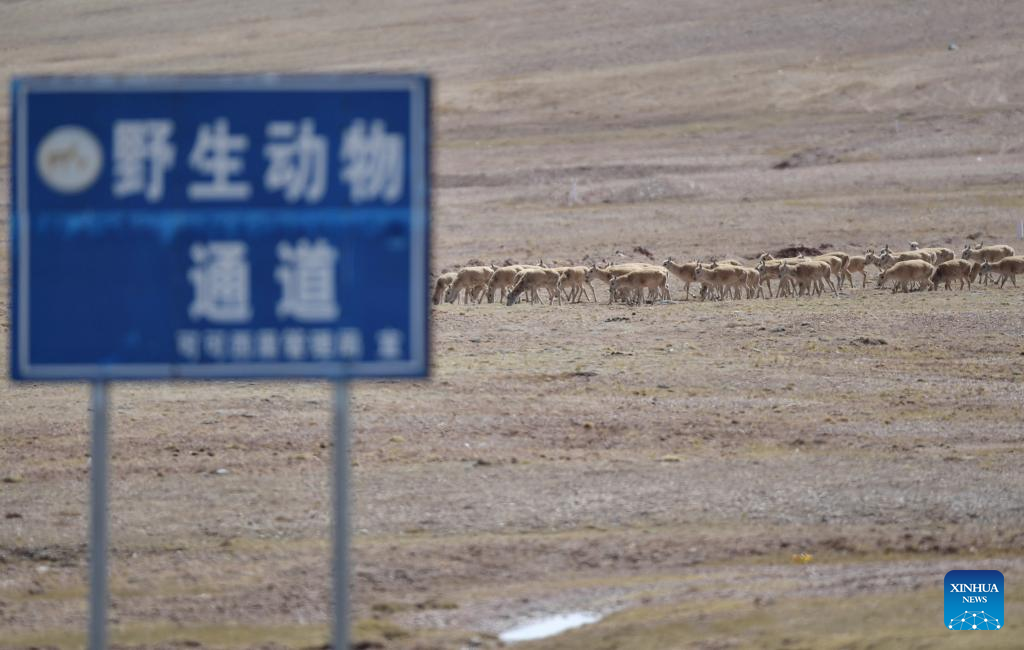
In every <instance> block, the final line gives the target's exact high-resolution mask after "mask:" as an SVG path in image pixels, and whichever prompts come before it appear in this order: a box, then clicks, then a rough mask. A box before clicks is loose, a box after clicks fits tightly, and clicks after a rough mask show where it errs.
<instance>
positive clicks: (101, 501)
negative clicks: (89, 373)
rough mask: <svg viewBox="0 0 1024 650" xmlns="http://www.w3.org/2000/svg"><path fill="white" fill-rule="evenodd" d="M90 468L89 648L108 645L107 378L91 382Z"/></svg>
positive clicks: (92, 649)
mask: <svg viewBox="0 0 1024 650" xmlns="http://www.w3.org/2000/svg"><path fill="white" fill-rule="evenodd" d="M90 465H91V466H90V470H89V650H106V648H107V602H108V600H109V594H108V591H107V382H106V381H104V380H99V381H94V382H92V444H91V454H90Z"/></svg>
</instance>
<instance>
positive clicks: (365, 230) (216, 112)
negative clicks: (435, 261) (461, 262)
mask: <svg viewBox="0 0 1024 650" xmlns="http://www.w3.org/2000/svg"><path fill="white" fill-rule="evenodd" d="M11 102H12V111H11V115H12V120H11V134H12V138H11V157H12V158H11V190H12V192H11V195H12V211H11V216H12V218H11V220H10V223H11V237H10V241H11V262H12V273H11V324H12V327H11V351H12V354H11V376H12V378H13V379H15V380H25V381H47V380H68V379H78V380H86V381H89V382H91V383H92V443H91V445H92V468H91V473H90V524H89V645H90V648H92V650H103V649H104V648H105V647H106V644H107V630H106V618H107V604H108V602H109V599H110V596H109V590H108V583H107V577H108V571H107V549H108V535H107V532H108V528H107V487H108V475H107V461H108V457H109V452H108V450H107V385H108V382H110V381H113V380H115V379H179V378H189V379H248V378H257V377H263V378H273V379H281V378H321V379H328V380H330V381H332V382H333V385H334V424H333V434H334V458H333V468H334V478H333V484H332V503H333V508H332V509H333V517H332V520H333V521H332V532H333V551H332V566H333V569H332V574H333V578H332V592H333V600H334V602H333V608H332V611H333V619H334V626H333V631H332V634H333V638H334V644H335V647H336V648H342V647H346V646H347V643H348V637H349V627H350V626H349V618H348V602H349V593H348V578H349V565H348V547H349V521H348V519H349V495H348V489H349V457H348V451H349V444H348V438H349V435H348V420H347V418H348V385H347V382H348V381H349V380H352V379H356V378H361V377H367V378H370V377H372V378H381V377H392V378H401V377H409V378H419V377H426V376H427V375H428V373H429V360H428V337H427V323H428V320H429V319H428V317H429V305H428V302H427V278H428V272H427V265H428V262H429V217H430V195H429V190H430V187H429V178H430V169H429V164H430V156H429V149H430V142H429V138H430V80H429V79H428V78H427V77H425V76H421V75H298V76H282V75H248V76H197V77H188V76H185V77H28V78H20V79H15V80H14V81H13V82H12V85H11ZM69 323H74V325H75V326H74V327H69V326H68V324H69Z"/></svg>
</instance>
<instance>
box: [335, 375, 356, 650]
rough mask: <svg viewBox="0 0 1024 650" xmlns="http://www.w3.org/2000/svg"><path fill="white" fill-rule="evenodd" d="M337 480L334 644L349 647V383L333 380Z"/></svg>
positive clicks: (339, 646) (336, 646)
mask: <svg viewBox="0 0 1024 650" xmlns="http://www.w3.org/2000/svg"><path fill="white" fill-rule="evenodd" d="M333 425H334V481H333V483H332V490H333V496H332V499H331V505H332V507H333V510H334V520H333V522H332V523H333V527H334V535H333V544H332V546H331V548H332V561H331V586H332V589H331V591H332V593H333V597H334V605H333V606H334V627H333V629H332V630H331V638H332V639H333V641H334V645H333V646H332V647H334V648H335V650H338V649H339V648H346V649H347V648H348V640H349V639H350V638H351V634H350V630H349V617H348V600H349V598H348V596H349V594H348V578H349V568H348V553H349V548H348V547H349V542H348V540H349V530H348V522H349V491H348V483H349V477H348V475H349V468H350V464H349V454H348V451H349V450H348V445H349V435H348V383H347V382H345V381H336V382H334V420H333Z"/></svg>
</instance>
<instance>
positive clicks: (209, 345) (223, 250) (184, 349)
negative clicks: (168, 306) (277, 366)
mask: <svg viewBox="0 0 1024 650" xmlns="http://www.w3.org/2000/svg"><path fill="white" fill-rule="evenodd" d="M246 250H247V246H246V244H245V242H242V241H212V242H208V243H205V244H199V243H197V244H193V245H192V249H191V252H190V253H191V259H192V263H193V265H192V267H191V268H190V269H189V271H188V280H189V282H190V283H191V285H192V289H193V295H194V297H193V300H192V303H191V304H190V305H189V308H188V315H189V318H190V319H191V320H192V321H199V322H201V321H206V322H209V323H214V324H219V325H232V324H233V325H245V324H248V323H249V322H250V321H251V320H252V315H253V309H252V302H251V293H250V290H249V283H250V280H249V274H250V270H249V262H248V260H247V259H246ZM277 259H278V265H277V268H276V269H275V270H274V278H275V279H276V280H277V282H278V284H280V287H281V293H280V298H279V299H278V301H277V305H276V308H275V311H276V314H277V316H278V318H282V319H286V318H290V319H292V320H294V321H296V322H297V323H301V324H315V323H325V322H331V321H334V320H336V319H337V318H338V316H339V315H340V312H341V308H340V306H339V305H338V299H337V292H336V289H335V272H336V265H337V260H338V251H337V250H336V249H335V248H334V247H333V246H331V245H330V244H329V243H328V242H327V241H326V240H323V239H318V240H316V241H315V242H312V243H310V242H309V240H307V239H300V240H298V241H297V242H296V243H295V244H292V243H290V242H287V241H282V242H279V243H278V245H277ZM375 339H376V345H377V347H376V356H377V358H379V359H385V360H388V359H397V358H399V357H401V355H402V343H403V337H402V332H401V331H399V330H396V329H392V328H384V329H381V330H378V331H377V332H376V334H375ZM175 340H176V344H177V350H178V354H179V355H181V356H182V357H184V358H185V359H187V360H189V361H199V360H200V359H203V358H208V359H211V360H215V361H228V360H230V361H251V360H254V359H258V360H262V361H276V360H279V359H284V360H288V361H303V360H309V359H312V360H316V361H332V360H333V361H337V360H354V359H361V358H362V357H363V354H364V348H363V336H362V333H361V332H360V331H359V330H358V329H354V328H340V329H338V330H337V331H333V330H331V329H327V328H314V329H309V330H306V329H302V328H283V329H280V330H278V329H273V328H259V329H257V330H247V329H230V330H228V329H204V330H194V329H183V330H179V331H178V332H176V334H175Z"/></svg>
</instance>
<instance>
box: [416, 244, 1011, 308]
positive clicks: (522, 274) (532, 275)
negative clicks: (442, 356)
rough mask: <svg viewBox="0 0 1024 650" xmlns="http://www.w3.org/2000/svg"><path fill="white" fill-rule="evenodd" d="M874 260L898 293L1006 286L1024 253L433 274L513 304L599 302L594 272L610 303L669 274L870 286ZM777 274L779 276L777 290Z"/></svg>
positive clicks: (450, 291) (814, 286)
mask: <svg viewBox="0 0 1024 650" xmlns="http://www.w3.org/2000/svg"><path fill="white" fill-rule="evenodd" d="M871 265H874V266H876V267H877V268H878V269H879V274H878V280H877V282H878V286H879V287H884V286H886V284H887V283H891V284H892V292H893V293H896V292H897V291H903V292H904V293H906V292H908V291H913V290H924V289H928V290H935V289H938V288H939V286H940V285H942V286H943V287H944V288H945V289H946V290H949V289H951V285H952V283H953V282H957V281H959V283H960V286H959V288H960V289H961V290H963V289H964V288H965V286H966V288H967V289H968V290H970V289H971V287H972V285H973V284H974V282H975V281H976V280H978V278H979V276H981V281H982V282H983V283H984V284H988V283H990V282H992V283H993V284H994V283H997V282H998V286H999V287H1000V288H1002V287H1003V286H1004V285H1005V284H1006V281H1007V280H1010V282H1011V283H1012V284H1013V286H1017V279H1016V276H1017V275H1018V274H1020V273H1024V255H1022V256H1018V255H1015V252H1014V250H1013V248H1011V247H1010V246H1006V245H1003V244H1000V245H995V246H985V245H984V244H979V245H977V246H973V247H972V246H970V245H967V246H964V249H963V251H962V253H961V255H960V258H959V259H957V258H956V255H955V254H954V252H953V251H952V250H951V249H949V248H942V247H926V248H922V247H921V246H919V245H918V244H917V242H911V243H910V250H907V251H902V252H896V251H893V250H891V249H890V248H889V247H888V245H886V246H885V247H883V248H882V249H881V250H880V251H879V252H878V253H876V252H875V251H874V249H868V250H867V251H866V252H865V253H864V254H863V255H848V254H846V253H842V252H838V251H832V252H827V253H823V254H821V255H815V256H813V257H804V256H803V255H800V256H798V257H788V258H782V259H776V258H774V257H773V256H771V255H770V254H768V253H762V254H761V255H760V256H759V257H758V260H757V264H756V265H755V266H749V265H746V264H743V263H741V262H738V261H736V260H716V261H712V262H710V263H704V262H699V261H693V262H683V263H679V262H676V261H674V260H673V259H672V258H671V257H670V258H668V259H667V260H665V261H664V262H662V264H661V265H660V266H658V265H655V264H647V263H642V262H630V263H624V264H614V265H605V266H597V265H596V264H591V265H590V266H562V267H547V266H545V265H544V264H543V262H541V263H540V264H538V265H529V264H513V265H509V266H501V267H498V266H495V265H491V266H466V267H463V268H461V269H459V270H458V271H451V272H448V273H443V274H442V275H441V276H439V277H438V278H437V279H436V280H435V283H434V292H433V302H434V304H435V305H438V304H441V302H457V301H459V299H460V298H461V300H462V301H463V302H464V303H469V302H477V303H480V302H483V300H484V298H486V299H487V302H494V300H495V298H497V299H498V300H501V301H502V302H504V303H505V304H506V305H509V306H511V305H513V304H515V303H517V302H519V301H520V300H524V299H525V300H529V301H530V302H537V301H539V300H540V294H539V292H540V291H541V290H544V291H545V292H546V293H547V299H548V304H551V303H553V302H556V301H557V302H558V303H559V304H561V303H562V302H563V301H568V302H580V301H581V300H587V301H590V300H593V301H594V302H597V292H596V291H595V290H594V285H593V280H600V281H602V282H604V283H606V284H607V285H608V302H609V303H612V302H614V301H616V300H618V301H622V302H626V303H629V304H639V303H642V302H644V301H645V300H646V301H650V302H656V301H659V300H669V299H671V295H670V294H669V290H668V278H669V275H670V274H671V275H674V276H675V277H676V278H678V279H679V281H681V282H682V283H683V290H684V292H685V294H686V298H685V299H686V300H689V299H690V285H691V284H697V285H699V287H700V289H699V294H698V295H699V297H700V298H701V300H708V299H710V300H724V299H726V298H732V299H740V298H743V297H746V298H759V297H764V298H772V297H783V296H792V297H797V296H812V295H821V294H822V293H824V292H825V291H826V290H827V291H830V292H831V293H832V294H833V295H838V291H839V290H840V289H842V288H843V287H844V286H846V284H847V283H848V284H849V285H850V286H851V287H852V286H854V284H855V283H854V278H853V274H854V273H859V274H860V275H861V287H862V288H863V287H865V286H867V281H868V273H867V270H868V267H869V266H871ZM993 276H996V277H993ZM773 280H774V281H776V286H775V289H774V291H773V289H772V281H773ZM645 289H646V295H645V293H644V290H645ZM588 290H589V293H588Z"/></svg>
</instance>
